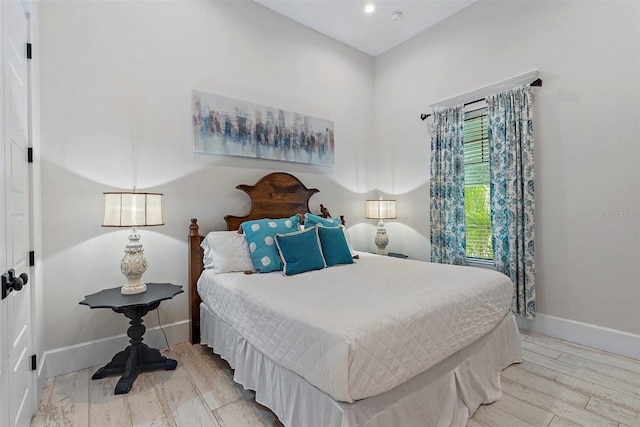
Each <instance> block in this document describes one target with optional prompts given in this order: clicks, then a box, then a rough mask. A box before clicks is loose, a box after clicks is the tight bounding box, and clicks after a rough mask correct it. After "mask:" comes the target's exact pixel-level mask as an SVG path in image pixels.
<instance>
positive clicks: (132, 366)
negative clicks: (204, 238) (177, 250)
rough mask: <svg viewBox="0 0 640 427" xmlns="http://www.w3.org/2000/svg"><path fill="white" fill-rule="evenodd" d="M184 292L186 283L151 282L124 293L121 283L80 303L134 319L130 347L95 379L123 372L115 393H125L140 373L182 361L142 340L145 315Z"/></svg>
mask: <svg viewBox="0 0 640 427" xmlns="http://www.w3.org/2000/svg"><path fill="white" fill-rule="evenodd" d="M182 292H184V291H183V290H182V286H179V285H173V284H171V283H147V291H146V292H143V293H141V294H135V295H122V294H121V293H120V287H117V288H111V289H105V290H102V291H100V292H97V293H95V294H91V295H87V296H86V297H85V299H84V301H81V302H80V304H83V305H88V306H89V307H91V308H110V309H112V310H113V311H115V312H116V313H122V314H124V315H125V316H126V317H127V318H128V319H130V321H129V324H130V325H131V326H129V329H128V330H127V335H128V336H129V338H131V340H130V341H129V342H130V343H131V345H129V346H128V347H127V348H126V349H124V350H122V351H120V352H118V353H117V354H116V355H115V356H113V359H111V362H109V363H107V364H106V365H105V366H103V367H102V368H100V369H99V370H98V371H96V373H95V374H93V376H92V377H91V379H93V380H97V379H100V378H104V377H106V376H107V375H115V374H122V377H121V378H120V380H119V381H118V384H117V385H116V390H115V394H125V393H128V392H129V390H131V387H132V386H133V382H134V381H135V379H136V378H137V377H138V374H140V373H141V372H145V371H153V370H156V369H165V370H173V369H176V366H178V362H177V361H175V360H173V359H169V358H167V357H164V356H162V355H160V351H158V350H157V349H155V348H150V347H149V346H147V345H146V344H143V343H142V336H143V335H144V332H145V331H146V328H145V327H144V325H143V324H142V318H143V317H144V316H145V315H146V314H147V313H148V312H149V311H151V310H154V309H156V308H158V306H159V305H160V302H162V301H164V300H166V299H171V298H173V297H174V296H176V295H178V294H180V293H182Z"/></svg>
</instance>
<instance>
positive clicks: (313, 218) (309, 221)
mask: <svg viewBox="0 0 640 427" xmlns="http://www.w3.org/2000/svg"><path fill="white" fill-rule="evenodd" d="M316 225H322V226H323V227H340V225H342V223H341V222H340V220H339V219H334V218H322V217H321V216H318V215H314V214H311V213H306V214H304V226H305V228H307V227H309V228H311V227H315V226H316Z"/></svg>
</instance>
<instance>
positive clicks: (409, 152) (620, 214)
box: [374, 1, 640, 334]
mask: <svg viewBox="0 0 640 427" xmlns="http://www.w3.org/2000/svg"><path fill="white" fill-rule="evenodd" d="M639 5H640V4H639V3H638V2H568V1H562V2H556V1H546V2H545V1H536V2H493V1H481V2H478V3H476V4H474V5H472V6H471V7H469V8H467V9H464V10H463V11H462V12H460V13H459V14H457V15H455V16H453V17H451V18H450V19H448V20H446V21H445V22H443V23H441V24H439V25H437V26H436V27H433V28H431V29H429V30H427V31H425V32H423V33H421V34H419V35H418V36H416V37H415V38H413V39H412V40H410V41H409V42H407V43H405V44H403V45H401V46H399V47H397V48H395V49H393V50H391V51H389V52H388V53H385V54H383V55H382V56H379V57H377V58H376V59H375V63H374V67H375V118H376V122H375V123H376V125H375V138H376V153H375V159H378V160H379V161H376V162H375V163H374V167H375V169H376V170H377V176H376V178H377V180H376V181H375V182H374V184H375V186H376V187H379V188H380V189H382V190H383V191H385V192H386V193H388V194H397V198H398V200H399V202H398V220H397V222H396V223H391V222H390V223H389V224H388V225H389V226H388V231H389V235H390V236H391V237H390V239H391V242H390V243H389V248H388V249H389V250H391V251H395V252H405V253H407V254H409V255H410V256H412V257H415V258H421V259H428V257H429V225H428V218H429V203H428V197H429V188H428V176H429V172H428V171H429V154H428V153H429V150H430V148H429V135H428V129H427V125H426V122H422V121H420V120H419V118H418V116H419V114H420V113H422V112H429V108H428V106H429V105H430V104H432V103H435V102H437V101H440V100H443V99H446V98H449V97H452V96H455V95H458V94H461V93H465V92H468V91H472V90H474V89H477V88H479V87H482V86H485V85H488V84H491V83H494V82H496V81H500V80H503V79H505V78H508V77H512V76H515V75H518V74H521V73H524V72H527V71H530V70H533V69H539V70H540V72H541V76H540V77H541V78H542V80H543V82H544V86H543V87H542V88H538V89H535V90H534V93H535V94H536V95H535V107H534V113H535V129H534V131H535V138H536V140H535V143H536V148H535V155H536V159H535V161H536V221H537V223H536V267H537V310H538V313H544V314H546V315H550V316H556V317H560V318H564V319H570V320H573V321H577V322H585V323H588V324H594V325H599V326H603V327H606V328H612V329H616V330H620V331H625V332H629V333H632V334H639V333H640V310H638V307H640V172H639V171H640V151H639V148H640V143H639V141H640V132H639V117H640V110H639V105H640V87H639V80H640V10H639V7H640V6H639Z"/></svg>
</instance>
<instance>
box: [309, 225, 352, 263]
mask: <svg viewBox="0 0 640 427" xmlns="http://www.w3.org/2000/svg"><path fill="white" fill-rule="evenodd" d="M318 235H319V236H320V246H321V248H322V254H323V255H324V260H325V262H326V263H327V267H330V266H332V265H337V264H353V258H352V256H351V251H350V250H349V245H348V244H347V238H346V237H345V234H344V231H343V230H342V227H338V228H335V227H318Z"/></svg>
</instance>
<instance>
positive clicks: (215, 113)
mask: <svg viewBox="0 0 640 427" xmlns="http://www.w3.org/2000/svg"><path fill="white" fill-rule="evenodd" d="M192 109H193V111H192V126H193V151H195V152H198V153H209V154H219V155H227V156H241V157H251V158H254V159H268V160H281V161H285V162H297V163H308V164H313V165H322V166H333V165H335V140H334V134H333V122H332V121H329V120H324V119H319V118H317V117H310V116H305V115H304V114H300V113H293V112H290V111H285V110H281V109H279V108H274V107H267V106H263V105H258V104H253V103H251V102H246V101H239V100H236V99H231V98H226V97H224V96H220V95H211V94H207V93H203V92H199V91H195V90H194V91H192Z"/></svg>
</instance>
